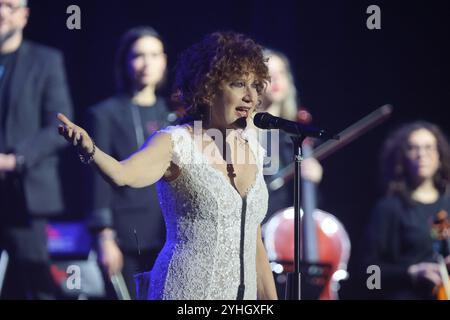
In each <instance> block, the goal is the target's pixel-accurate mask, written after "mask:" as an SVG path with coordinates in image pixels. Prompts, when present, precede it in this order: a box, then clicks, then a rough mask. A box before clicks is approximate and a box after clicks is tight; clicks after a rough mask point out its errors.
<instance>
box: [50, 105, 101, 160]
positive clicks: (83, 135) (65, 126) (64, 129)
mask: <svg viewBox="0 0 450 320" xmlns="http://www.w3.org/2000/svg"><path fill="white" fill-rule="evenodd" d="M57 118H58V120H59V121H61V123H62V124H60V125H59V126H58V131H59V134H60V135H62V136H63V137H64V138H65V139H66V140H67V141H68V142H70V143H71V144H72V145H73V146H76V147H78V148H80V149H81V151H82V152H83V153H85V154H91V153H92V152H93V151H94V142H93V141H92V139H91V137H89V135H88V133H87V132H86V130H84V129H83V128H81V127H79V126H77V125H76V124H74V123H73V122H72V121H70V120H69V119H68V118H67V117H66V116H65V115H63V114H62V113H58V115H57Z"/></svg>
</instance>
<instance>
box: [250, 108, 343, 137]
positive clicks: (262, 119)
mask: <svg viewBox="0 0 450 320" xmlns="http://www.w3.org/2000/svg"><path fill="white" fill-rule="evenodd" d="M253 123H254V124H255V126H257V127H258V128H260V129H280V130H283V131H285V132H287V133H289V134H292V135H296V136H303V137H314V138H332V139H338V138H339V137H338V136H334V135H330V134H328V133H327V132H326V131H325V130H322V129H318V128H316V127H313V126H309V125H304V124H300V123H297V122H295V121H290V120H286V119H283V118H279V117H275V116H273V115H271V114H270V113H268V112H259V113H257V114H256V115H255V117H254V118H253Z"/></svg>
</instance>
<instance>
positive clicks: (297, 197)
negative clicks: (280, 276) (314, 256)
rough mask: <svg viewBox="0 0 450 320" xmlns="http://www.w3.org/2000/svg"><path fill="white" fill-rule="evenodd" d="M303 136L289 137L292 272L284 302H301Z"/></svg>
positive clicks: (288, 278)
mask: <svg viewBox="0 0 450 320" xmlns="http://www.w3.org/2000/svg"><path fill="white" fill-rule="evenodd" d="M305 138H306V137H305V136H303V135H298V136H291V139H292V142H293V143H294V164H295V180H294V272H290V273H288V275H287V281H286V294H285V295H286V300H301V274H300V261H302V260H303V250H302V249H303V248H302V244H303V243H302V241H301V228H302V217H301V214H300V210H301V203H302V199H301V197H302V190H301V188H302V187H301V186H302V184H301V170H302V169H301V164H302V160H303V150H302V144H303V141H304V140H305Z"/></svg>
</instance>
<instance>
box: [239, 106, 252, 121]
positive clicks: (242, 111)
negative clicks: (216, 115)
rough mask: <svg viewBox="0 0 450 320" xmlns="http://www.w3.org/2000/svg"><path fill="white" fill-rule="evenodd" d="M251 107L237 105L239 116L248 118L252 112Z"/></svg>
mask: <svg viewBox="0 0 450 320" xmlns="http://www.w3.org/2000/svg"><path fill="white" fill-rule="evenodd" d="M250 109H251V108H250V107H237V108H236V115H238V116H239V117H245V118H247V117H248V116H249V114H250Z"/></svg>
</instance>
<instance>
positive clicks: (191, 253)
mask: <svg viewBox="0 0 450 320" xmlns="http://www.w3.org/2000/svg"><path fill="white" fill-rule="evenodd" d="M163 132H166V133H169V134H170V135H171V140H172V144H173V155H172V161H173V162H174V163H175V164H177V165H178V167H179V168H180V175H179V176H178V177H177V178H176V179H175V180H173V181H171V182H167V181H165V180H164V179H161V180H160V181H158V183H157V189H158V195H159V199H160V205H161V208H162V212H163V215H164V219H165V222H166V228H167V239H166V244H165V246H164V248H163V249H162V251H161V253H160V254H159V256H158V258H157V260H156V262H155V265H154V267H153V269H152V271H151V272H150V273H149V276H150V279H148V281H149V289H148V295H147V298H148V299H168V300H178V299H193V300H197V299H208V300H212V299H224V300H235V299H239V298H243V299H256V240H257V239H256V236H257V227H258V225H259V224H260V223H261V221H262V220H263V218H264V216H265V214H266V210H267V201H268V192H267V188H266V184H265V182H264V178H263V173H262V169H263V168H262V166H263V156H264V153H263V152H264V149H263V148H262V147H261V146H260V145H259V143H258V142H257V141H256V139H254V138H253V137H252V136H250V135H249V136H247V141H248V143H249V146H250V150H251V151H252V152H253V155H254V158H255V159H256V162H257V167H258V172H257V176H256V180H255V182H254V183H253V184H252V185H251V187H250V189H248V192H247V194H246V196H245V197H244V198H242V197H241V196H240V195H239V193H238V192H237V191H236V189H234V188H233V186H232V185H231V184H230V182H229V180H228V179H227V178H226V177H225V175H224V174H223V173H222V172H220V171H219V170H217V169H215V168H214V167H212V166H211V165H210V164H209V163H208V162H207V159H206V157H205V156H204V155H203V154H202V153H201V152H200V150H199V149H198V148H197V147H196V145H195V143H194V140H193V138H192V136H191V133H190V132H189V131H188V130H187V128H185V127H183V126H174V127H169V128H167V129H165V130H163ZM244 288H245V289H244ZM238 289H239V290H238ZM242 289H244V290H242ZM238 291H239V292H240V294H239V295H238Z"/></svg>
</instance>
